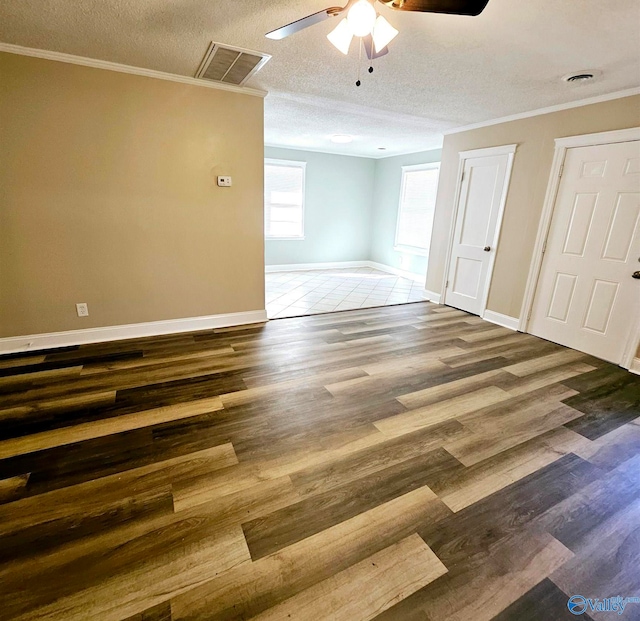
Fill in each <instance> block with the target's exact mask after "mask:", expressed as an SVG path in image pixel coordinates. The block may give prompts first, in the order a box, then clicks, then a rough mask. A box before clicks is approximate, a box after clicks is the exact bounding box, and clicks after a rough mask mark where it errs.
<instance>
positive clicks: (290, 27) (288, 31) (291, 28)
mask: <svg viewBox="0 0 640 621" xmlns="http://www.w3.org/2000/svg"><path fill="white" fill-rule="evenodd" d="M343 10H344V8H343V7H341V6H333V7H329V8H328V9H324V11H318V12H317V13H313V15H307V16H306V17H303V18H302V19H299V20H297V21H295V22H292V23H291V24H287V25H286V26H282V28H278V29H276V30H272V31H271V32H268V33H267V34H266V35H265V36H266V37H267V39H275V40H276V41H279V40H280V39H284V38H285V37H288V36H290V35H292V34H295V33H296V32H300V31H301V30H304V29H305V28H309V26H313V25H315V24H319V23H320V22H323V21H324V20H325V19H329V18H330V17H333V16H335V15H338V14H340V13H342V11H343Z"/></svg>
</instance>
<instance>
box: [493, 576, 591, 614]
mask: <svg viewBox="0 0 640 621" xmlns="http://www.w3.org/2000/svg"><path fill="white" fill-rule="evenodd" d="M569 597H570V596H569V595H567V594H566V593H565V592H564V591H562V590H560V589H559V588H558V587H557V586H556V585H555V584H554V583H553V582H551V580H549V578H545V579H544V580H542V581H540V582H539V583H538V584H536V586H534V587H533V588H532V589H530V590H529V591H527V592H526V593H525V594H524V595H523V596H522V597H520V598H518V599H517V600H516V601H515V602H513V604H511V605H510V606H508V607H507V608H505V610H503V611H502V612H501V613H500V614H498V615H496V616H495V617H494V618H493V621H540V619H553V620H554V621H575V618H576V615H574V614H573V613H571V612H569V608H568V606H567V603H568V601H569ZM580 618H581V619H584V621H593V619H592V617H590V616H589V615H588V614H586V613H583V614H582V615H581V616H580Z"/></svg>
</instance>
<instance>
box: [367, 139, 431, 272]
mask: <svg viewBox="0 0 640 621" xmlns="http://www.w3.org/2000/svg"><path fill="white" fill-rule="evenodd" d="M441 154H442V151H441V150H440V149H435V150H433V151H423V152H422V153H411V154H410V155H398V156H395V157H387V158H384V159H381V160H376V170H375V183H374V190H373V205H372V216H373V220H372V227H371V261H376V262H377V263H383V264H384V265H390V266H391V267H395V268H397V269H402V270H405V271H408V272H413V273H414V274H421V275H423V276H425V277H426V274H427V257H423V256H419V255H414V254H407V253H403V252H398V251H396V250H394V249H393V246H394V243H395V237H396V221H397V218H398V205H399V202H400V186H401V185H402V167H403V166H413V165H415V164H428V163H431V162H439V161H440V156H441ZM403 257H405V262H404V263H401V260H402V258H403Z"/></svg>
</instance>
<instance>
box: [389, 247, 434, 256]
mask: <svg viewBox="0 0 640 621" xmlns="http://www.w3.org/2000/svg"><path fill="white" fill-rule="evenodd" d="M393 249H394V250H395V251H396V252H404V254H414V255H416V256H418V257H428V256H429V251H428V250H423V249H422V248H414V247H413V246H394V247H393Z"/></svg>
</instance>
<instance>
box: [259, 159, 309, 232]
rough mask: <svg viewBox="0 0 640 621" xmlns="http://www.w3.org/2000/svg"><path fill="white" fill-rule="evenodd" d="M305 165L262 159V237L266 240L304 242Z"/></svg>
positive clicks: (304, 163)
mask: <svg viewBox="0 0 640 621" xmlns="http://www.w3.org/2000/svg"><path fill="white" fill-rule="evenodd" d="M306 165H307V164H306V162H290V161H286V160H265V163H264V234H265V237H266V238H267V239H304V173H305V167H306Z"/></svg>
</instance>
